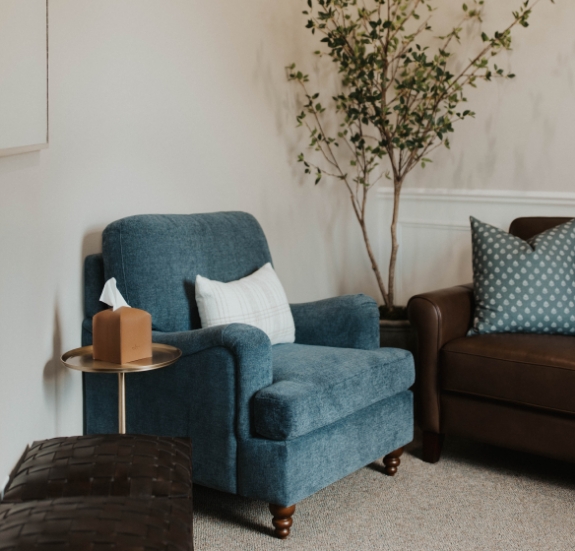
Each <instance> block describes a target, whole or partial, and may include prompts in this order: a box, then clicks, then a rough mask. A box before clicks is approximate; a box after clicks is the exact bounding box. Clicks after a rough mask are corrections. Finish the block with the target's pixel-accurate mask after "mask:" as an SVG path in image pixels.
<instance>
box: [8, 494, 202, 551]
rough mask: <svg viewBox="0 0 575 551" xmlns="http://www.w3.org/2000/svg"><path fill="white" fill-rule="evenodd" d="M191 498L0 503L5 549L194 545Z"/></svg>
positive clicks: (97, 550) (183, 549)
mask: <svg viewBox="0 0 575 551" xmlns="http://www.w3.org/2000/svg"><path fill="white" fill-rule="evenodd" d="M191 509H192V506H191V502H190V501H189V500H187V499H166V498H161V499H139V498H125V497H106V498H102V497H92V498H89V499H82V498H60V499H53V500H43V501H27V502H23V503H3V504H0V550H1V551H16V550H18V551H31V550H36V549H38V550H42V549H44V550H46V551H48V550H51V551H61V550H62V551H63V550H66V551H71V550H73V551H104V550H112V549H113V550H115V551H122V550H124V551H128V550H129V551H160V550H162V551H189V550H191V549H193V543H192V520H191V517H192V511H191Z"/></svg>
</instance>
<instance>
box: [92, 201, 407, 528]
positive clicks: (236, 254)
mask: <svg viewBox="0 0 575 551" xmlns="http://www.w3.org/2000/svg"><path fill="white" fill-rule="evenodd" d="M102 250H103V252H102V254H98V255H91V256H88V257H87V258H86V260H85V313H86V318H85V320H84V323H83V331H82V341H83V344H84V345H88V344H91V342H92V317H93V316H94V314H96V313H97V312H98V311H100V310H102V309H103V308H104V305H103V304H102V303H100V302H99V300H98V298H99V296H100V293H101V290H102V287H103V285H104V281H105V280H107V279H108V278H110V277H115V278H116V280H117V283H118V288H119V290H120V292H121V293H122V294H123V296H124V297H125V299H126V300H127V302H128V304H130V305H131V306H134V307H137V308H142V309H144V310H147V311H148V312H150V313H151V314H152V323H153V340H154V341H155V342H159V343H165V344H171V345H174V346H177V347H178V348H180V349H181V350H182V357H181V359H180V360H179V361H178V362H177V363H176V364H174V365H172V366H170V367H167V368H164V369H160V370H157V371H150V372H146V373H141V374H140V373H134V374H131V375H129V377H128V378H127V382H126V387H127V388H126V394H127V396H126V402H127V429H128V432H131V433H144V434H154V435H165V436H187V437H190V438H191V439H192V443H193V449H194V454H193V469H194V482H197V483H198V484H201V485H205V486H208V487H211V488H215V489H218V490H223V491H226V492H231V493H234V494H239V495H242V496H246V497H251V498H257V499H261V500H265V501H267V502H269V503H270V510H271V512H272V514H273V516H274V518H273V524H274V526H275V534H276V535H277V536H278V537H282V538H283V537H286V536H287V535H288V534H289V529H290V527H291V524H292V519H291V516H292V515H293V513H294V511H295V504H296V503H297V502H298V501H301V500H302V499H304V498H306V497H308V496H309V495H311V494H313V493H314V492H317V491H318V490H320V489H322V488H324V487H325V486H327V485H329V484H331V483H332V482H335V481H336V480H339V479H341V478H343V477H345V476H347V475H348V474H350V473H352V472H354V471H355V470H357V469H359V468H361V467H364V466H365V465H367V464H369V463H371V462H373V461H375V460H376V459H378V458H380V457H382V456H386V457H385V458H384V464H385V471H386V472H387V473H388V474H394V473H395V472H396V470H397V465H398V464H399V456H400V455H401V448H402V447H403V446H404V445H405V444H407V443H408V442H410V441H411V440H412V437H413V404H412V394H411V392H410V391H409V390H408V389H409V387H410V386H411V385H412V384H413V381H414V368H413V359H412V356H411V354H410V353H409V352H406V351H404V350H399V349H393V348H387V349H381V348H379V325H378V319H379V317H378V309H377V305H376V303H375V301H374V300H373V299H371V298H369V297H367V296H365V295H355V296H343V297H339V298H333V299H328V300H321V301H318V302H313V303H308V304H294V305H292V306H291V308H292V312H293V316H294V320H295V326H296V342H295V343H294V344H279V345H275V346H271V344H270V341H269V338H268V337H267V335H266V334H265V333H264V332H262V331H261V330H259V329H257V328H256V327H253V326H250V325H244V324H237V323H232V324H229V325H222V326H219V327H211V328H207V329H202V328H201V324H200V318H199V314H198V308H197V305H196V302H195V298H194V281H195V278H196V275H197V274H201V275H203V276H206V277H209V278H210V279H215V280H219V281H224V282H227V281H232V280H236V279H239V278H241V277H244V276H246V275H248V274H250V273H252V272H254V271H255V270H256V269H258V268H260V267H261V266H263V265H264V264H265V263H266V262H271V256H270V252H269V249H268V245H267V242H266V238H265V236H264V234H263V231H262V229H261V227H260V226H259V224H258V222H257V221H256V220H255V219H254V218H253V217H252V216H251V215H249V214H246V213H241V212H224V213H213V214H195V215H140V216H132V217H129V218H124V219H122V220H118V221H116V222H114V223H112V224H110V225H109V226H108V227H107V228H106V229H105V231H104V234H103V245H102ZM83 391H84V431H85V433H86V434H96V433H112V432H115V431H116V428H117V427H116V422H117V411H118V410H117V382H116V378H115V376H114V375H100V374H99V375H93V374H92V375H91V374H84V387H83Z"/></svg>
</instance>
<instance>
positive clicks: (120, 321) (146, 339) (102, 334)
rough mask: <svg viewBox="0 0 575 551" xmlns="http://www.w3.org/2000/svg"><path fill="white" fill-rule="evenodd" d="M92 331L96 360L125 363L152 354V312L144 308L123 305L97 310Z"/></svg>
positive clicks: (148, 356)
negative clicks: (116, 307) (113, 308)
mask: <svg viewBox="0 0 575 551" xmlns="http://www.w3.org/2000/svg"><path fill="white" fill-rule="evenodd" d="M92 331H93V335H94V339H93V342H94V349H93V356H94V359H95V360H102V361H104V362H110V363H115V364H126V363H130V362H135V361H136V360H141V359H143V358H150V357H151V356H152V316H151V315H150V314H149V313H148V312H145V311H144V310H138V309H137V308H130V307H126V306H123V307H122V308H118V309H117V310H116V311H114V310H112V308H109V309H108V310H103V311H102V312H98V313H97V314H96V315H95V316H94V318H93V319H92Z"/></svg>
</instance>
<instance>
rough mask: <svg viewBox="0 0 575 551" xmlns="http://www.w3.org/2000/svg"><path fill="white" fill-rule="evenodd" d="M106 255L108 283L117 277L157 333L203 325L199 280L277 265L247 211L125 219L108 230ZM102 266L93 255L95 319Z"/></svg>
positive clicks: (88, 296) (90, 284)
mask: <svg viewBox="0 0 575 551" xmlns="http://www.w3.org/2000/svg"><path fill="white" fill-rule="evenodd" d="M102 257H103V266H104V274H103V275H104V280H101V283H102V284H103V281H105V280H107V279H109V278H111V277H115V278H116V280H117V284H118V289H119V290H120V292H121V293H122V295H123V296H124V298H125V299H126V301H127V302H128V304H129V305H130V306H133V307H135V308H141V309H143V310H146V311H148V312H150V313H151V314H152V324H153V328H154V329H155V330H158V331H166V332H170V331H187V330H189V329H197V328H199V327H200V318H199V314H198V307H197V305H196V300H195V288H194V282H195V280H196V276H197V275H198V274H201V275H202V276H205V277H208V278H210V279H215V280H218V281H224V282H227V281H233V280H236V279H239V278H242V277H245V276H247V275H249V274H251V273H253V272H254V271H255V270H257V269H258V268H260V267H261V266H263V265H264V264H265V263H266V262H271V256H270V252H269V248H268V244H267V241H266V238H265V235H264V233H263V230H262V228H261V227H260V225H259V224H258V222H257V220H256V219H255V218H254V217H253V216H251V215H250V214H247V213H244V212H216V213H210V214H174V215H162V214H158V215H137V216H130V217H128V218H122V219H121V220H117V221H116V222H112V223H111V224H110V225H109V226H108V227H106V229H105V230H104V233H103V236H102ZM98 260H99V259H98V257H96V256H94V257H88V258H87V259H86V263H85V267H86V270H92V271H93V272H94V273H93V274H89V273H86V278H85V279H86V282H85V285H86V289H85V300H86V304H85V309H86V315H87V316H88V317H90V316H91V315H93V314H94V313H95V312H97V311H98V310H99V309H100V307H98V306H96V305H94V304H93V302H94V297H95V292H96V286H97V283H98V282H97V276H98V274H97V273H96V272H97V270H98ZM100 264H101V260H100ZM100 271H101V270H100ZM100 277H101V275H100ZM100 291H101V287H100Z"/></svg>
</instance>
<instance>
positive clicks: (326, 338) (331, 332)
mask: <svg viewBox="0 0 575 551" xmlns="http://www.w3.org/2000/svg"><path fill="white" fill-rule="evenodd" d="M290 307H291V311H292V315H293V318H294V322H295V341H296V342H297V343H299V344H315V345H318V346H334V347H340V348H361V349H365V350H372V349H375V348H379V310H378V308H377V303H376V302H375V300H373V299H372V298H371V297H368V296H366V295H345V296H342V297H335V298H328V299H326V300H318V301H317V302H306V303H301V304H291V305H290Z"/></svg>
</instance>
